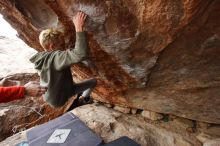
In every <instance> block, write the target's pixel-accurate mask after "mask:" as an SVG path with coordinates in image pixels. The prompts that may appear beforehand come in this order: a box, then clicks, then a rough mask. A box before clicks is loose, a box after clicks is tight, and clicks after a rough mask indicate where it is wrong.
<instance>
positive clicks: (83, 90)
mask: <svg viewBox="0 0 220 146" xmlns="http://www.w3.org/2000/svg"><path fill="white" fill-rule="evenodd" d="M96 84H97V81H96V79H95V78H92V79H88V80H85V81H83V82H80V83H77V84H74V85H73V89H74V91H73V95H75V94H77V97H76V99H75V100H74V102H73V104H72V105H71V106H70V108H69V109H68V111H70V110H72V109H74V108H75V107H77V106H79V97H80V96H83V97H84V99H85V100H89V99H90V94H91V92H92V90H93V89H94V88H95V86H96Z"/></svg>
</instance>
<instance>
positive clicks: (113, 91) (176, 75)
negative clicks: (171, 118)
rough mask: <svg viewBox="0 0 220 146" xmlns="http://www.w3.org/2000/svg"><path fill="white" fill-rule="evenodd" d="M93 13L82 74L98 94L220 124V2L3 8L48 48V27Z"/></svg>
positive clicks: (120, 0) (30, 3)
mask: <svg viewBox="0 0 220 146" xmlns="http://www.w3.org/2000/svg"><path fill="white" fill-rule="evenodd" d="M79 10H81V11H84V12H85V13H86V14H88V19H87V23H86V26H85V28H86V30H87V31H88V37H89V45H90V49H91V53H90V58H89V60H88V61H87V63H86V64H78V65H74V66H73V71H74V75H73V76H74V78H76V79H78V80H82V79H85V78H89V77H91V76H97V77H100V78H99V84H98V87H97V88H96V91H95V94H94V98H95V99H96V100H99V101H102V102H106V103H111V104H119V105H123V106H125V107H132V108H136V109H143V110H144V109H146V110H151V111H154V112H158V113H166V114H173V115H177V116H181V117H185V118H188V119H193V120H198V121H203V122H209V123H217V124H220V98H219V96H220V90H219V89H220V55H219V54H220V49H219V47H220V20H219V15H220V11H219V10H220V1H219V0H206V1H205V0H190V1H189V0H180V1H173V0H167V1H161V0H145V1H142V0H117V1H114V0H96V1H94V0H13V1H11V0H1V1H0V13H1V14H3V15H4V18H5V19H6V20H7V21H8V22H9V23H10V24H11V25H12V26H13V27H14V28H15V29H16V30H17V31H18V34H19V36H20V38H21V39H23V40H24V41H25V42H26V43H27V44H28V45H30V46H31V47H33V48H35V49H36V50H38V51H41V50H42V48H41V47H40V45H39V43H38V41H36V40H38V39H37V38H38V34H39V32H40V31H41V30H42V29H45V28H48V27H54V28H58V29H61V30H62V31H64V33H65V35H66V43H67V47H70V46H73V45H74V38H75V34H74V26H73V23H72V21H71V17H72V16H73V15H74V14H75V13H76V12H77V11H79Z"/></svg>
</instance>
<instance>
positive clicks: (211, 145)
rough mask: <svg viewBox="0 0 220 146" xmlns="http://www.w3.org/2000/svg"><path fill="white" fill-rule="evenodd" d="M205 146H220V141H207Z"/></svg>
mask: <svg viewBox="0 0 220 146" xmlns="http://www.w3.org/2000/svg"><path fill="white" fill-rule="evenodd" d="M203 146H220V139H214V140H210V141H207V142H206V143H204V145H203Z"/></svg>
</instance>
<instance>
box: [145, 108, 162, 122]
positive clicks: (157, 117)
mask: <svg viewBox="0 0 220 146" xmlns="http://www.w3.org/2000/svg"><path fill="white" fill-rule="evenodd" d="M141 115H142V116H143V117H145V118H147V119H150V120H153V121H156V120H161V119H163V115H161V114H159V113H155V112H151V111H146V110H144V111H142V112H141Z"/></svg>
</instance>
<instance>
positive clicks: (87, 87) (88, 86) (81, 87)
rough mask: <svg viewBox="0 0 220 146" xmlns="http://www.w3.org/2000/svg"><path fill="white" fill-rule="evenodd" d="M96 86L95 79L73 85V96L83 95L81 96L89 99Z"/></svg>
mask: <svg viewBox="0 0 220 146" xmlns="http://www.w3.org/2000/svg"><path fill="white" fill-rule="evenodd" d="M96 84H97V81H96V79H95V78H92V79H88V80H85V81H83V82H80V83H76V84H74V85H73V95H75V94H80V93H81V94H82V95H81V96H83V97H89V96H90V94H91V92H92V90H93V89H94V88H95V86H96Z"/></svg>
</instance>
